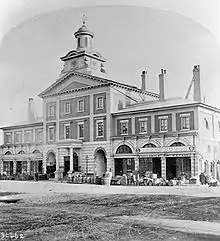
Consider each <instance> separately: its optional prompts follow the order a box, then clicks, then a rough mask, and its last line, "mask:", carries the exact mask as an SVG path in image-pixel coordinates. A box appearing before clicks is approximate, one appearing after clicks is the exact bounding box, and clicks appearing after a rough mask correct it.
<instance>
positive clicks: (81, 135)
mask: <svg viewBox="0 0 220 241" xmlns="http://www.w3.org/2000/svg"><path fill="white" fill-rule="evenodd" d="M83 138H84V122H80V123H78V139H83Z"/></svg>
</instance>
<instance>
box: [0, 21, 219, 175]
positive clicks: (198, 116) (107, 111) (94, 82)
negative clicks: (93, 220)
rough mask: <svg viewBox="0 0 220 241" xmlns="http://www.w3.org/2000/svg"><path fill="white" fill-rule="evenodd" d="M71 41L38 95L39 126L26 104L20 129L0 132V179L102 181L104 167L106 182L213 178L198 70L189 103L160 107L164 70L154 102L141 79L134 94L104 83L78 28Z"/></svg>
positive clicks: (86, 34) (214, 126)
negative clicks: (113, 178) (133, 177)
mask: <svg viewBox="0 0 220 241" xmlns="http://www.w3.org/2000/svg"><path fill="white" fill-rule="evenodd" d="M74 36H75V38H76V41H77V48H76V50H71V51H70V52H68V53H67V54H66V55H65V56H63V57H61V60H62V61H63V62H64V66H63V69H62V71H61V73H60V76H59V78H58V79H57V80H56V81H55V82H54V83H53V84H52V85H51V86H49V87H48V88H47V89H46V90H44V91H43V92H41V93H40V94H39V97H41V98H42V101H43V118H42V120H38V119H36V117H35V116H34V111H33V99H29V112H28V113H29V115H28V117H29V120H28V122H26V123H22V124H19V125H14V126H7V127H2V128H1V129H2V130H3V132H4V144H3V145H2V146H1V154H0V155H1V156H0V158H1V159H0V173H1V174H2V173H7V174H17V173H30V174H33V173H34V172H36V171H38V172H40V173H48V174H50V175H51V177H52V176H53V175H54V177H55V178H56V179H60V178H63V176H67V175H68V176H71V175H72V174H73V173H74V172H82V173H88V174H95V175H98V176H102V175H103V174H104V173H105V172H106V170H107V169H108V168H110V167H111V168H112V170H113V174H114V175H117V174H121V173H129V172H132V171H134V170H138V171H139V172H140V174H141V175H142V174H144V173H145V172H146V171H147V172H150V173H155V174H157V175H158V176H163V177H165V178H168V179H170V178H174V177H180V176H182V175H185V176H186V177H187V178H189V177H191V176H197V175H198V174H199V173H200V172H202V171H205V172H206V173H208V174H211V175H213V177H216V176H217V173H218V170H219V164H218V160H219V159H220V110H219V109H217V108H214V107H212V106H209V105H207V104H205V103H202V101H201V90H200V68H199V66H194V69H193V82H192V83H193V84H194V93H193V96H194V99H193V100H189V99H184V98H172V99H166V98H165V93H164V79H165V76H166V70H161V73H160V74H159V81H158V84H159V94H156V93H153V92H151V91H148V90H146V76H147V72H146V71H143V72H142V74H141V88H138V87H136V86H132V85H128V84H123V83H120V82H118V81H114V80H111V79H109V78H108V77H107V73H106V69H105V63H106V60H105V59H104V58H103V57H102V56H101V55H100V53H98V52H95V51H93V39H94V34H93V32H91V31H90V30H89V29H88V28H87V26H86V24H85V22H83V24H82V26H81V27H80V28H79V29H78V30H77V31H76V32H75V33H74ZM219 171H220V170H219Z"/></svg>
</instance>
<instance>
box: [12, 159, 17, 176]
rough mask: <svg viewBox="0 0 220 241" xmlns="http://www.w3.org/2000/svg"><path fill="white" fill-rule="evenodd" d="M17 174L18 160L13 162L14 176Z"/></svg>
mask: <svg viewBox="0 0 220 241" xmlns="http://www.w3.org/2000/svg"><path fill="white" fill-rule="evenodd" d="M16 173H17V162H16V160H14V161H13V174H16Z"/></svg>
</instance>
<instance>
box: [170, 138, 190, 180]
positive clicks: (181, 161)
mask: <svg viewBox="0 0 220 241" xmlns="http://www.w3.org/2000/svg"><path fill="white" fill-rule="evenodd" d="M181 146H185V145H184V144H183V143H182V142H174V143H173V144H172V145H171V147H177V148H178V147H181ZM183 177H185V178H186V179H189V178H190V177H191V158H190V156H181V155H180V156H175V157H173V156H172V155H170V156H168V157H167V158H166V178H167V179H168V180H170V179H173V178H177V179H183Z"/></svg>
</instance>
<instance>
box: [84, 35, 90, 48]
mask: <svg viewBox="0 0 220 241" xmlns="http://www.w3.org/2000/svg"><path fill="white" fill-rule="evenodd" d="M88 44H89V41H88V38H87V37H85V47H88Z"/></svg>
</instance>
